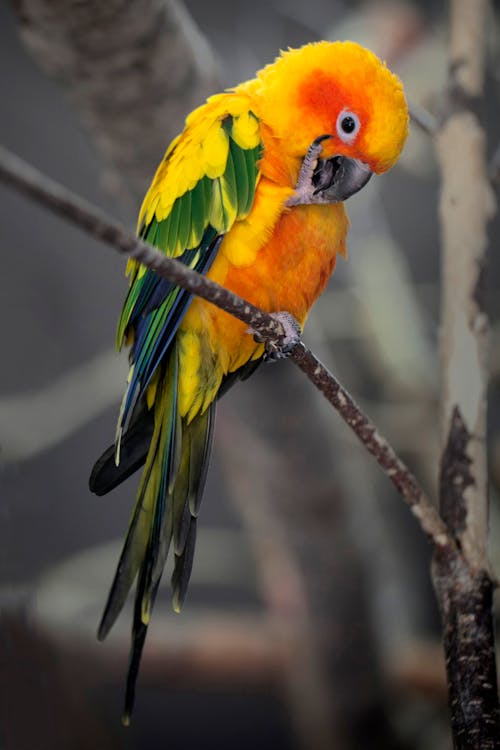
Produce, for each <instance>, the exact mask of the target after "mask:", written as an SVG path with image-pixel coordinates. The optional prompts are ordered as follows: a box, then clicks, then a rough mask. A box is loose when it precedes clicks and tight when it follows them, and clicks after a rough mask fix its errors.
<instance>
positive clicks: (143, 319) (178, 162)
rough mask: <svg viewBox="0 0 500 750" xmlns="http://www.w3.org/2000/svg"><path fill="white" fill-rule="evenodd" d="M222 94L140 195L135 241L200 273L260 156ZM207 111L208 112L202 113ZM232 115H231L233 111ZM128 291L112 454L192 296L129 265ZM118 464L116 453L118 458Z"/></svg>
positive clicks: (254, 176)
mask: <svg viewBox="0 0 500 750" xmlns="http://www.w3.org/2000/svg"><path fill="white" fill-rule="evenodd" d="M224 101H225V100H224V95H220V96H217V97H213V101H212V100H209V102H208V103H207V104H206V105H204V107H201V108H200V109H198V110H195V112H193V113H192V114H191V115H190V117H189V118H188V120H187V125H186V129H185V131H184V132H183V133H182V134H181V135H180V136H179V137H178V138H176V139H175V141H174V142H173V143H172V145H171V146H170V148H169V150H168V151H167V153H166V155H165V159H164V160H163V162H162V163H161V165H160V167H159V169H158V171H157V173H156V176H155V178H154V180H153V183H152V185H151V187H150V189H149V191H148V193H147V194H146V197H145V199H144V202H143V205H142V208H141V212H140V215H139V227H138V231H139V235H140V236H141V237H142V238H143V239H145V240H146V241H147V242H149V243H150V244H152V245H154V246H155V247H157V248H158V249H159V250H161V251H162V252H164V253H166V254H167V255H169V256H170V257H174V258H177V259H178V260H180V261H182V262H183V263H185V264H186V265H187V266H189V267H190V268H193V269H194V270H196V271H199V272H200V273H205V272H206V271H207V270H208V269H209V267H210V264H211V263H212V261H213V259H214V258H215V255H216V253H217V248H218V246H219V243H220V240H221V238H222V237H223V235H224V234H225V233H226V232H227V231H228V230H229V229H230V228H231V227H232V226H233V224H234V222H235V221H237V220H240V219H243V218H245V217H246V216H247V215H248V213H249V211H250V209H251V207H252V204H253V200H254V196H255V188H256V185H257V182H258V179H259V170H258V160H259V158H260V155H261V140H260V130H259V122H258V120H257V118H256V117H255V116H254V115H253V114H252V113H251V112H250V111H249V110H248V109H246V110H245V109H243V108H242V107H241V104H239V105H237V106H235V105H234V102H233V107H232V109H233V114H231V106H230V105H231V102H232V100H231V97H229V106H226V107H224V106H223V105H224ZM205 110H207V111H205ZM234 110H236V113H234ZM128 272H129V274H130V288H129V292H128V295H127V298H126V300H125V304H124V307H123V310H122V314H121V317H120V321H119V324H118V331H117V345H118V346H119V347H121V345H122V343H123V342H124V341H130V340H131V339H132V340H133V343H132V349H131V355H130V360H131V370H130V375H129V386H128V389H127V392H126V394H125V397H124V400H123V404H122V409H121V413H120V418H119V422H118V427H117V451H118V453H119V445H120V439H121V435H122V432H123V431H124V429H125V425H126V423H127V420H128V418H129V417H130V415H131V413H132V411H133V407H134V405H135V404H136V403H137V402H138V401H139V400H140V398H141V396H142V395H143V393H144V392H145V389H146V388H147V386H148V385H149V383H150V382H151V378H152V377H153V375H154V373H155V371H156V368H157V366H158V364H159V362H160V361H161V360H162V358H163V357H164V355H165V354H166V352H167V350H168V349H169V347H170V346H171V344H172V341H173V339H174V336H175V334H176V332H177V329H178V327H179V324H180V322H181V320H182V318H183V316H184V314H185V312H186V310H187V308H188V306H189V303H190V302H191V300H192V295H191V294H189V293H188V292H186V291H184V290H183V289H181V288H180V287H178V286H175V285H174V284H171V283H170V282H168V281H166V280H164V279H162V278H160V277H158V276H157V275H156V274H155V273H153V272H152V271H150V270H148V269H146V268H145V267H144V266H141V265H140V264H139V263H137V262H136V261H130V262H129V266H128ZM118 458H119V455H118Z"/></svg>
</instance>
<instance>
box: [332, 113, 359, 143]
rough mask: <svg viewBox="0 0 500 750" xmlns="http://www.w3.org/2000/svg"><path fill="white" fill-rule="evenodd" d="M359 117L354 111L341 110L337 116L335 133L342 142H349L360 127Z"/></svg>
mask: <svg viewBox="0 0 500 750" xmlns="http://www.w3.org/2000/svg"><path fill="white" fill-rule="evenodd" d="M360 125H361V123H360V121H359V117H358V116H357V115H356V114H355V113H354V112H346V111H343V112H341V113H340V115H339V116H338V118H337V134H338V136H339V138H340V140H341V141H344V143H351V141H353V140H354V138H355V137H356V136H357V134H358V131H359V128H360Z"/></svg>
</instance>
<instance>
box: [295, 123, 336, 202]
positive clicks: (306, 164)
mask: <svg viewBox="0 0 500 750" xmlns="http://www.w3.org/2000/svg"><path fill="white" fill-rule="evenodd" d="M328 138H331V135H320V136H319V137H318V138H315V140H314V141H313V142H312V143H311V145H310V146H309V148H308V149H307V153H306V155H305V156H304V161H303V162H302V166H301V168H300V172H299V176H298V179H297V184H296V186H295V193H294V194H293V195H292V196H291V197H290V198H289V199H288V200H287V202H286V205H287V206H301V205H307V204H310V203H320V202H322V197H321V190H322V182H323V181H322V180H321V170H322V168H323V165H325V164H327V163H328V162H325V161H323V160H322V159H320V158H319V155H320V153H321V152H322V150H323V145H322V144H323V141H326V140H328ZM318 183H319V184H318Z"/></svg>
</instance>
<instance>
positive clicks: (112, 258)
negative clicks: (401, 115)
mask: <svg viewBox="0 0 500 750" xmlns="http://www.w3.org/2000/svg"><path fill="white" fill-rule="evenodd" d="M94 6H95V7H94ZM123 7H125V6H122V3H121V2H119V1H118V0H115V1H114V2H109V3H106V4H101V5H100V4H99V3H96V2H88V3H83V4H82V3H77V2H73V1H71V2H69V1H68V0H67V1H66V2H64V0H59V2H51V3H46V2H41V1H40V0H37V1H36V2H35V0H15V1H14V2H12V4H11V5H6V4H1V5H0V96H1V102H2V104H1V117H0V142H1V143H2V144H3V145H5V146H7V147H9V148H11V149H12V150H13V151H14V152H16V153H17V154H19V155H20V156H22V157H23V158H24V159H26V160H27V161H29V162H31V163H32V164H34V165H35V166H37V167H38V168H40V169H41V170H42V171H44V172H46V173H47V174H48V175H50V176H51V177H54V178H56V179H57V180H59V181H61V182H62V183H63V184H65V185H67V186H68V187H70V188H72V189H73V190H75V191H77V192H78V193H80V194H81V195H83V196H85V197H86V198H88V199H90V200H91V201H92V202H94V203H96V204H98V205H100V206H102V207H103V208H104V209H106V210H107V211H108V212H109V213H110V214H111V215H112V216H115V217H118V218H120V219H121V220H122V221H124V222H125V223H126V224H127V225H128V226H130V227H133V226H134V221H135V215H136V213H137V210H138V205H139V201H140V196H141V194H142V192H143V190H144V189H145V187H146V186H147V183H148V180H149V179H150V178H151V176H152V174H153V171H154V168H155V166H156V164H157V163H158V161H159V160H160V158H161V156H162V153H163V151H164V149H165V147H166V146H167V144H168V142H169V140H170V139H171V138H172V137H173V136H174V135H175V134H176V133H177V132H178V130H179V128H181V127H182V121H183V118H184V116H185V115H186V114H187V112H188V111H190V109H192V108H193V107H194V106H195V105H196V104H198V103H200V102H201V101H203V99H204V98H205V97H206V96H207V95H208V94H209V93H212V92H214V91H217V90H219V89H220V88H221V87H225V86H230V85H232V84H235V83H237V82H239V81H240V80H243V79H245V78H248V77H251V76H253V74H254V73H255V70H256V69H258V68H259V67H261V66H262V65H264V64H266V63H267V62H270V61H272V60H273V59H274V57H275V55H276V54H277V53H278V51H279V49H280V48H285V47H287V46H289V45H290V46H298V45H301V44H303V43H306V42H309V41H312V40H314V39H319V38H327V39H337V38H340V39H344V38H351V39H354V40H356V41H358V42H361V43H363V44H366V45H367V46H369V47H371V48H372V49H374V51H375V52H377V53H378V54H379V55H381V56H382V57H383V58H385V59H387V61H388V63H389V65H390V67H391V68H392V69H394V70H395V71H396V72H397V73H398V74H399V75H400V76H401V78H402V79H403V82H404V85H405V89H406V92H407V95H408V97H409V99H410V101H411V102H413V103H415V104H417V105H421V106H423V107H425V108H427V109H429V110H431V111H433V112H435V113H438V112H439V108H440V105H441V104H442V102H441V99H442V91H443V87H444V85H445V81H446V39H447V4H446V3H445V2H441V1H439V0H427V2H416V1H415V2H410V0H408V2H405V1H399V0H398V1H397V2H396V1H393V2H390V1H389V0H387V1H386V0H380V1H375V2H374V1H372V2H354V1H353V0H350V2H344V1H343V0H309V1H308V2H307V3H302V2H299V0H253V2H252V3H251V4H248V3H243V2H240V0H237V1H235V0H231V2H230V1H229V0H214V1H213V2H210V3H204V2H202V0H189V2H187V3H184V5H183V6H181V5H174V4H171V3H168V2H165V3H164V4H162V3H161V2H159V0H158V1H157V2H156V3H155V2H152V0H151V1H149V0H135V2H133V3H129V4H127V10H126V11H123ZM494 9H495V14H494V15H492V18H491V32H490V40H489V47H488V73H487V82H486V105H485V110H484V112H483V115H484V120H485V123H486V126H487V129H488V139H489V145H488V151H489V154H490V156H491V157H493V153H494V151H495V148H496V147H497V145H498V122H499V115H500V85H499V82H500V55H499V38H500V37H499V35H498V10H499V6H498V3H495V4H494ZM118 18H119V19H120V20H119V22H118V20H117V19H118ZM103 39H104V40H105V42H104V43H103ZM145 50H146V51H145ZM457 158H459V155H457ZM464 178H465V177H464ZM438 194H439V185H438V177H437V169H436V163H435V157H434V153H433V147H432V142H431V139H430V138H429V136H428V135H427V134H425V133H423V132H422V131H420V130H419V129H418V128H416V127H415V126H414V125H413V126H412V129H411V134H410V138H409V141H408V145H407V147H406V149H405V152H404V154H403V156H402V158H401V160H400V162H399V164H398V165H397V166H396V167H395V169H394V170H392V171H391V173H390V174H388V175H384V176H383V177H382V178H377V179H374V180H372V181H371V182H370V184H369V185H368V186H367V188H366V189H365V190H363V191H362V192H361V193H360V194H359V195H357V196H355V197H354V198H353V199H352V200H350V201H349V204H348V208H349V214H350V218H351V222H352V229H351V232H350V235H349V242H348V249H349V258H348V261H347V262H344V261H340V262H339V265H338V268H337V271H336V273H335V275H334V277H333V278H332V281H331V283H330V285H329V288H328V291H327V292H326V293H325V294H324V295H323V297H322V298H321V299H320V301H319V302H318V303H317V305H316V307H315V309H314V311H313V314H312V315H311V317H310V320H309V323H308V326H307V328H306V333H305V341H306V343H307V344H308V345H309V346H310V347H311V348H312V349H313V351H314V352H315V353H316V354H317V355H318V356H319V357H320V358H321V359H322V360H323V361H324V362H325V364H327V366H328V367H329V368H330V369H331V370H332V371H333V372H334V373H335V374H336V375H337V376H338V377H339V379H340V380H341V382H343V383H344V384H345V385H346V386H347V388H348V389H349V390H350V391H351V393H352V394H353V395H354V396H355V398H356V399H357V400H358V401H359V402H360V403H361V404H362V406H363V407H364V408H365V410H366V411H367V412H368V413H369V415H370V416H371V417H372V418H373V419H374V421H375V422H376V423H377V424H378V426H379V428H380V430H381V432H382V433H383V434H385V435H386V436H387V437H388V438H389V439H390V441H391V442H392V443H393V445H394V447H395V448H396V449H397V450H398V451H399V452H400V453H401V455H402V456H403V457H404V459H405V460H407V462H408V463H409V465H410V466H411V468H412V469H413V470H414V471H415V473H416V475H417V476H418V477H419V479H420V481H421V483H422V484H423V486H424V487H425V488H426V489H427V490H429V492H432V493H433V494H434V496H435V494H436V481H437V470H438V424H437V406H436V404H437V397H438V380H439V372H438V365H439V363H438V355H437V343H438V320H439V303H440V298H439V227H438V219H437V201H438ZM0 206H1V208H0V212H1V221H0V253H1V259H2V265H1V268H2V271H1V273H0V310H1V319H2V323H3V324H2V354H1V359H0V361H1V363H2V366H1V368H0V644H1V646H0V747H1V748H5V749H6V750H34V748H36V749H37V750H45V749H47V750H48V749H49V748H50V750H60V749H61V750H62V749H63V748H64V749H66V748H77V749H78V750H80V749H81V750H86V749H87V748H106V749H107V748H110V750H114V749H115V748H116V749H117V750H118V749H122V748H123V749H126V750H134V749H135V748H141V750H149V749H150V748H157V747H160V746H164V745H165V746H166V745H167V744H168V746H169V747H172V748H175V749H176V750H177V748H179V750H184V749H186V750H189V749H190V748H195V747H200V746H201V745H203V747H206V748H211V747H217V748H219V750H225V748H230V747H231V748H234V747H237V748H239V749H241V750H246V748H253V747H255V746H258V747H260V748H268V747H269V748H275V749H276V750H278V749H279V750H281V748H283V749H284V750H288V749H290V750H292V749H293V748H295V749H299V750H306V749H307V750H323V749H325V750H326V748H332V749H335V750H355V749H357V748H365V747H370V748H373V749H377V748H380V749H382V748H384V750H391V749H394V750H396V749H398V750H399V749H401V750H402V749H403V748H404V749H407V750H420V749H424V748H425V750H434V749H435V750H441V749H444V748H448V747H451V744H450V739H449V733H448V727H447V710H446V687H445V678H444V667H443V663H442V656H441V650H440V643H439V619H438V614H437V610H436V605H435V601H434V596H433V592H432V588H431V584H430V578H429V563H430V550H429V548H428V546H427V544H426V542H425V540H424V539H423V537H422V534H421V533H420V531H419V529H418V528H417V526H416V524H415V523H414V521H413V519H412V518H411V517H410V514H409V513H408V511H407V509H406V508H405V507H404V505H403V503H402V502H401V500H400V499H399V498H398V497H397V496H396V495H395V493H394V492H393V490H392V486H391V485H390V483H389V482H388V480H387V479H386V478H385V477H384V476H383V475H382V474H381V472H380V471H379V470H378V468H377V467H376V465H375V463H374V462H373V460H372V459H371V458H370V457H369V456H367V455H366V454H365V452H364V451H363V450H362V449H361V448H360V447H359V446H358V445H357V444H356V443H355V442H354V439H353V438H352V437H351V435H350V434H349V432H348V430H347V428H346V427H345V425H344V424H343V423H341V421H340V419H339V418H338V417H337V415H336V414H335V413H334V412H333V411H332V410H331V409H330V408H329V406H328V405H327V404H326V402H325V401H323V400H322V399H321V398H320V397H319V396H318V394H316V393H315V392H314V389H313V388H312V387H311V385H310V384H309V383H308V381H306V379H305V378H304V377H303V375H302V374H301V373H300V372H299V371H298V370H297V369H296V368H294V367H293V366H292V365H291V364H290V363H286V362H285V363H280V364H276V365H268V366H265V367H262V368H260V370H259V371H258V372H257V373H256V374H255V376H253V377H252V379H251V380H250V381H248V382H247V383H245V384H243V385H240V386H238V387H236V388H234V389H233V390H232V391H231V392H230V393H229V394H228V395H227V397H225V398H224V399H223V401H222V402H221V403H220V408H219V412H218V423H217V429H216V438H215V449H214V456H213V461H212V465H211V469H210V473H209V479H208V485H207V489H206V492H205V498H204V504H203V509H202V514H201V523H200V530H199V537H198V538H199V542H198V549H197V554H196V559H195V567H194V573H193V579H192V583H191V587H190V592H189V594H188V598H187V601H186V604H185V606H184V610H183V612H182V614H181V615H180V616H177V615H174V614H173V612H172V611H171V608H170V595H169V591H168V586H167V582H168V579H169V576H168V575H165V581H166V583H165V586H164V590H163V591H162V592H161V595H160V596H159V597H158V604H157V608H156V611H155V615H154V617H153V622H152V626H151V628H150V634H149V637H148V642H147V645H146V649H145V654H144V657H143V663H142V669H141V673H140V677H139V682H138V691H137V702H136V708H135V713H134V715H133V717H132V725H131V727H130V728H128V729H124V728H123V727H122V726H121V725H120V715H121V705H122V699H123V687H124V678H125V672H126V664H127V652H128V645H129V644H128V641H129V629H130V610H129V611H127V612H124V613H123V614H122V615H121V617H120V619H119V621H118V623H117V625H116V626H115V628H114V630H113V632H112V633H111V634H110V636H109V638H108V639H107V641H106V642H105V643H103V644H101V643H98V642H97V640H96V637H95V632H96V628H97V624H98V621H99V618H100V614H101V611H102V608H103V606H104V603H105V600H106V596H107V592H108V587H109V585H110V583H111V580H112V576H113V574H114V569H115V565H116V561H117V558H118V555H119V550H120V545H121V540H122V538H123V535H124V532H125V530H126V526H127V520H128V516H129V513H130V510H131V507H132V504H133V500H134V496H135V490H136V486H137V480H138V477H134V478H133V479H132V480H130V481H129V482H127V483H126V484H125V485H122V486H121V487H120V488H119V489H117V490H116V491H114V492H113V493H112V494H111V495H109V496H106V497H104V498H97V497H95V496H94V495H92V494H91V493H90V492H89V490H88V485H87V483H88V476H89V473H90V469H91V467H92V465H93V462H94V461H95V459H96V458H97V456H98V455H99V454H100V452H101V451H102V450H103V449H104V448H105V447H106V446H107V445H108V443H109V442H111V440H112V437H113V435H114V426H115V420H116V417H117V412H118V406H119V401H120V397H121V393H122V390H123V388H124V384H125V379H126V374H127V363H126V357H124V356H119V355H117V354H116V353H115V352H114V350H113V342H114V332H115V324H116V319H117V316H118V313H119V310H120V308H121V304H122V300H123V296H124V294H125V291H126V280H125V277H124V263H123V261H122V260H121V259H120V258H119V257H118V256H117V255H116V254H114V253H113V252H112V251H110V250H109V249H108V248H105V247H104V246H101V245H99V244H98V243H96V242H93V241H92V240H91V239H89V238H88V237H87V236H85V235H84V234H82V233H81V232H79V231H77V230H76V229H74V228H73V227H72V226H70V225H69V224H65V223H63V222H62V221H60V220H58V219H55V218H54V217H52V216H51V215H49V214H48V213H46V212H45V211H43V210H42V209H40V208H39V207H37V206H35V205H33V204H32V203H28V202H27V201H25V200H24V199H22V198H20V197H19V196H17V195H16V194H14V193H12V192H10V191H9V190H7V189H5V188H4V187H3V186H2V185H0ZM498 230H499V223H498V219H497V220H496V222H495V223H492V224H491V226H490V232H491V238H492V242H491V251H492V252H491V253H490V268H489V276H488V289H487V295H488V303H487V306H488V310H489V312H490V315H491V321H492V326H493V346H492V373H493V377H492V389H491V391H492V393H491V419H490V421H491V452H490V458H491V488H492V493H491V494H492V519H491V520H492V534H491V537H492V538H491V555H492V558H493V563H494V566H496V570H497V573H498V571H499V570H500V566H499V564H498V556H499V545H498V542H497V539H498V533H497V532H498V529H499V527H500V520H499V513H498V501H497V487H498V485H499V482H500V468H499V467H500V433H499V425H500V420H499V406H500V404H499V398H498V385H499V374H500V356H499V354H498V352H499V347H498V343H499V341H500V331H499V328H498V321H499V319H500V295H499V287H500V276H499V269H500V263H499V259H498V257H497V254H495V252H494V250H495V249H496V248H497V247H498V236H499V235H498Z"/></svg>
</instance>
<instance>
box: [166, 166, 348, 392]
mask: <svg viewBox="0 0 500 750" xmlns="http://www.w3.org/2000/svg"><path fill="white" fill-rule="evenodd" d="M289 193H290V191H289V189H288V188H286V187H278V186H277V185H276V184H272V183H270V182H268V181H267V180H266V179H265V178H264V179H262V180H261V183H260V184H259V187H258V190H257V195H256V201H255V205H254V208H253V209H252V212H251V213H250V215H249V217H248V219H246V220H244V221H242V222H238V223H237V224H236V225H235V226H234V227H233V228H232V229H231V230H230V232H229V233H228V234H227V235H226V237H225V238H224V240H223V242H222V244H221V247H220V249H219V253H218V256H217V258H216V260H215V261H214V264H213V266H212V268H211V269H210V271H209V273H208V276H209V277H210V278H211V279H213V280H214V281H217V282H218V283H219V284H222V285H223V286H225V287H226V288H228V289H230V290H231V291H233V292H235V293H236V294H238V295H240V296H241V297H244V298H245V299H247V300H248V301H249V302H252V303H253V304H254V305H256V306H257V307H260V308H262V309H263V310H266V311H268V312H277V311H282V310H286V311H288V312H290V313H291V314H292V315H293V316H294V317H295V318H296V319H297V320H298V321H299V323H300V324H301V325H303V324H304V322H305V320H306V318H307V315H308V313H309V310H310V309H311V307H312V305H313V303H314V302H315V300H316V299H317V298H318V296H319V295H320V294H321V292H322V291H323V290H324V288H325V286H326V284H327V282H328V279H329V277H330V274H331V273H332V271H333V269H334V267H335V262H336V256H337V254H338V253H340V254H342V255H343V254H344V253H345V239H346V234H347V228H348V219H347V216H346V213H345V210H344V206H343V204H341V203H339V204H333V205H321V206H319V205H316V206H313V205H311V206H297V207H295V208H293V209H285V210H284V211H283V202H284V200H286V197H288V195H289ZM273 211H274V212H275V214H276V216H275V221H274V225H273V228H272V231H271V232H270V233H269V232H267V233H266V231H265V230H264V231H263V225H264V223H265V222H264V220H263V217H262V215H261V214H262V212H266V213H267V214H269V213H272V212H273ZM269 218H270V217H269V215H268V216H267V220H268V224H269V223H271V222H269ZM266 234H267V236H266ZM263 236H264V242H263ZM188 331H189V332H190V334H193V333H195V332H196V334H197V335H198V336H200V335H201V336H203V338H206V337H208V340H209V341H210V342H211V343H212V347H211V348H212V357H211V365H210V366H211V368H214V367H215V369H217V370H219V373H220V378H222V376H223V375H224V374H225V373H227V372H232V371H234V370H237V369H238V368H239V367H241V366H242V365H244V364H245V363H246V362H248V361H249V360H250V359H253V358H256V357H259V356H260V355H261V354H262V352H263V347H262V345H259V344H256V343H255V342H254V340H253V336H252V335H251V334H249V332H248V326H247V325H246V324H244V323H242V322H241V321H239V320H237V319H236V318H234V317H232V316H231V315H229V314H228V313H225V312H223V311H222V310H220V309H219V308H217V307H214V306H213V305H211V304H209V303H207V302H205V301H204V300H202V299H199V298H196V299H195V300H194V301H193V302H192V304H191V307H190V308H189V310H188V312H187V314H186V316H185V318H184V321H183V323H182V324H181V328H180V331H179V333H180V338H182V337H183V332H188ZM190 338H191V336H190ZM190 357H191V354H190V352H188V351H187V350H186V359H189V358H190ZM198 364H199V365H201V362H200V363H198ZM200 374H201V373H200ZM212 375H213V370H212ZM217 379H219V378H217ZM210 380H211V381H212V388H210V390H212V389H214V388H217V387H218V385H216V383H215V382H214V381H213V377H211V378H210ZM201 381H202V379H201V378H200V382H201ZM219 382H220V380H219ZM207 395H208V394H207ZM211 396H212V397H213V393H212V394H211Z"/></svg>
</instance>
